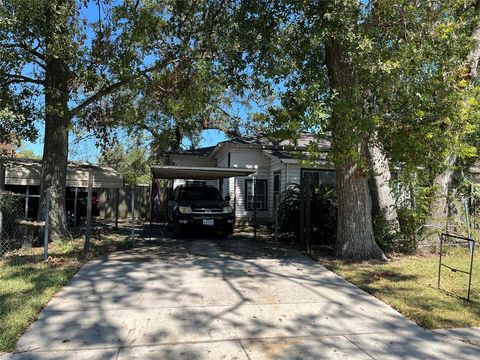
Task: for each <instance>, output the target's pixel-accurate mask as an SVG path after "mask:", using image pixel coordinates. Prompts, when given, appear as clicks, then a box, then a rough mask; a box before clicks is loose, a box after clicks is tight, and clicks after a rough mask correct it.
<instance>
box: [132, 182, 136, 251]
mask: <svg viewBox="0 0 480 360" xmlns="http://www.w3.org/2000/svg"><path fill="white" fill-rule="evenodd" d="M131 237H132V244H133V242H134V241H135V185H132V235H131Z"/></svg>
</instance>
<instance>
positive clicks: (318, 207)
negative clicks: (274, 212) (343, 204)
mask: <svg viewBox="0 0 480 360" xmlns="http://www.w3.org/2000/svg"><path fill="white" fill-rule="evenodd" d="M299 205H300V185H298V184H291V185H290V186H289V187H288V189H287V190H285V191H284V192H283V193H282V194H281V197H280V204H279V206H278V222H279V229H280V232H281V233H284V234H285V233H289V234H294V235H295V236H296V238H298V235H299V228H300V213H299ZM310 221H311V225H312V229H311V235H312V244H322V245H333V244H334V243H335V236H336V230H337V197H336V193H335V189H334V188H332V187H325V186H320V187H316V186H312V187H311V201H310Z"/></svg>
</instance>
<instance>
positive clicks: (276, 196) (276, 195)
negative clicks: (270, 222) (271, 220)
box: [274, 194, 280, 243]
mask: <svg viewBox="0 0 480 360" xmlns="http://www.w3.org/2000/svg"><path fill="white" fill-rule="evenodd" d="M279 201H280V196H279V194H275V238H274V239H275V243H276V242H277V241H278V205H279Z"/></svg>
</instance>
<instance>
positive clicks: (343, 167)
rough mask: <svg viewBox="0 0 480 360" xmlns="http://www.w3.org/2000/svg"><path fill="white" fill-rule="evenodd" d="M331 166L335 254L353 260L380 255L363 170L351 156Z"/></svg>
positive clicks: (379, 257) (366, 181) (381, 253)
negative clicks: (335, 211) (334, 182)
mask: <svg viewBox="0 0 480 360" xmlns="http://www.w3.org/2000/svg"><path fill="white" fill-rule="evenodd" d="M359 147H361V145H360V146H359ZM360 150H361V149H359V151H360ZM335 170H336V180H337V194H338V195H337V197H338V228H337V241H336V244H335V254H336V256H338V257H341V258H343V259H347V260H355V261H358V260H366V259H384V258H385V255H384V254H383V252H382V250H380V248H379V247H378V245H377V243H376V242H375V236H374V233H373V226H372V203H371V198H370V193H369V190H368V179H367V177H366V175H365V172H364V171H363V170H362V169H361V168H359V166H358V164H356V162H355V161H354V160H353V159H352V158H351V157H349V158H346V159H343V160H341V161H339V162H336V164H335Z"/></svg>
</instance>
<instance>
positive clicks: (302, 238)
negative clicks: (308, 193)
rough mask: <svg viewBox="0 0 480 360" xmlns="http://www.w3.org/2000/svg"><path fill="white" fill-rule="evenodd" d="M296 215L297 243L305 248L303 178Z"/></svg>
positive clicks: (303, 178)
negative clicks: (297, 226)
mask: <svg viewBox="0 0 480 360" xmlns="http://www.w3.org/2000/svg"><path fill="white" fill-rule="evenodd" d="M298 214H299V216H300V219H299V220H300V221H299V229H298V237H299V239H298V242H299V244H300V245H302V246H305V177H302V178H301V179H300V194H299V204H298Z"/></svg>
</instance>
